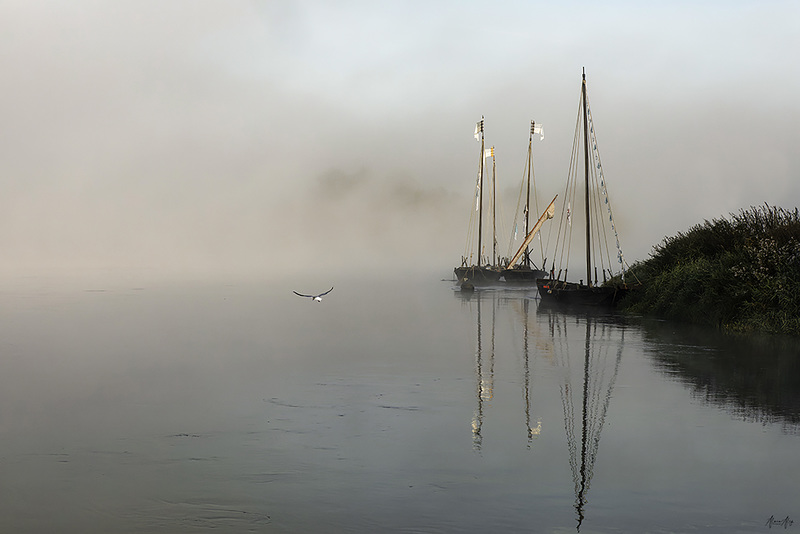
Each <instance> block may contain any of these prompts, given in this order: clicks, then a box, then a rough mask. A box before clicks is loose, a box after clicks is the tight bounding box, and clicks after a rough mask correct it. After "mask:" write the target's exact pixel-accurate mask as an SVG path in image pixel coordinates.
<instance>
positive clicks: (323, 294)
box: [317, 286, 333, 297]
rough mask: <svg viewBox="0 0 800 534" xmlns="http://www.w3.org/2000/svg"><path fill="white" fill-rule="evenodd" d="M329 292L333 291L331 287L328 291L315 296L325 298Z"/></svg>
mask: <svg viewBox="0 0 800 534" xmlns="http://www.w3.org/2000/svg"><path fill="white" fill-rule="evenodd" d="M331 291H333V286H331V288H330V289H329V290H327V291H326V292H325V293H320V294H319V295H317V296H318V297H322V296H325V295H327V294H328V293H330V292H331Z"/></svg>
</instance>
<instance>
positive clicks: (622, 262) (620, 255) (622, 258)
mask: <svg viewBox="0 0 800 534" xmlns="http://www.w3.org/2000/svg"><path fill="white" fill-rule="evenodd" d="M586 107H587V110H588V113H589V116H590V118H591V108H590V107H589V104H588V100H587V104H586ZM592 138H593V146H594V151H595V152H596V153H597V167H598V169H600V184H601V186H603V189H602V191H603V194H604V195H605V198H606V204H607V206H608V216H609V219H610V221H611V228H612V230H613V231H614V237H615V239H616V245H617V255H618V259H619V263H620V267H621V269H622V272H623V277H624V271H625V263H626V262H625V256H624V254H623V252H622V246H621V245H620V242H619V234H618V233H617V229H616V226H615V224H614V215H613V212H612V210H611V200H610V199H609V198H608V192H607V188H606V186H605V178H604V176H603V166H602V162H601V161H600V151H599V150H598V149H597V138H596V137H595V132H594V128H592Z"/></svg>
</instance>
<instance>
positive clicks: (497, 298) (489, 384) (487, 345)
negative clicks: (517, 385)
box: [460, 291, 542, 450]
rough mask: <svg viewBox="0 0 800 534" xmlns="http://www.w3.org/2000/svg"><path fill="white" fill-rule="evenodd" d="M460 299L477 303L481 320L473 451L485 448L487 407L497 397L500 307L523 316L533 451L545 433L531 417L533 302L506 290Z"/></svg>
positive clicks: (528, 426) (525, 385) (527, 427)
mask: <svg viewBox="0 0 800 534" xmlns="http://www.w3.org/2000/svg"><path fill="white" fill-rule="evenodd" d="M460 296H461V298H462V300H463V301H464V302H465V303H469V304H473V303H474V304H475V313H476V317H477V328H476V350H475V399H476V407H475V410H474V412H473V417H472V436H473V448H474V449H475V450H480V449H481V447H482V446H483V434H482V428H483V423H484V418H485V407H486V405H487V404H488V403H489V402H491V400H492V399H493V398H494V386H495V384H494V381H495V356H496V346H497V311H498V309H499V308H505V307H507V306H508V305H509V304H510V305H511V306H512V307H513V308H514V310H515V311H516V312H517V313H518V314H519V315H520V317H521V322H522V329H523V331H522V366H523V391H522V394H523V403H524V425H525V435H526V439H527V446H528V448H530V447H531V444H532V442H533V439H534V437H536V436H538V435H539V434H540V433H541V430H542V422H541V420H536V422H535V423H533V422H532V421H533V419H532V415H531V414H532V409H531V384H532V382H531V361H530V339H529V338H530V323H529V316H530V299H529V298H527V297H526V296H524V294H523V298H520V293H519V292H514V293H513V294H510V295H509V294H505V293H504V292H502V291H480V292H478V291H476V292H474V293H468V294H461V295H460ZM487 307H488V309H489V310H490V313H491V317H490V318H488V320H487V318H486V312H487ZM515 324H516V322H515ZM487 330H488V331H487ZM487 336H488V339H487ZM515 338H516V336H515Z"/></svg>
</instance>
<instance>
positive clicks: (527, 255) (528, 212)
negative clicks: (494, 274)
mask: <svg viewBox="0 0 800 534" xmlns="http://www.w3.org/2000/svg"><path fill="white" fill-rule="evenodd" d="M533 129H534V122H533V121H531V134H530V135H529V136H528V194H527V197H526V199H525V235H526V236H527V235H528V220H529V219H530V217H531V167H533V148H532V147H533ZM523 263H524V264H525V267H527V268H529V269H530V267H531V253H530V250H529V249H528V247H525V260H524V262H523Z"/></svg>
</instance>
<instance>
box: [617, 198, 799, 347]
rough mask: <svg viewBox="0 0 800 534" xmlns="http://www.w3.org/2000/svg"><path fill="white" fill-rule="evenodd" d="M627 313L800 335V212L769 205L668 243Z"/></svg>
mask: <svg viewBox="0 0 800 534" xmlns="http://www.w3.org/2000/svg"><path fill="white" fill-rule="evenodd" d="M628 278H629V279H631V278H633V279H638V280H639V281H641V282H642V285H641V287H640V288H639V289H637V290H635V291H631V292H630V293H629V295H628V297H626V298H625V299H624V300H623V301H622V303H621V304H620V305H621V307H622V309H623V310H627V311H630V312H632V313H640V314H655V315H659V316H663V317H666V318H671V319H677V320H682V321H689V322H693V323H699V324H707V325H714V326H718V327H720V328H723V329H726V330H733V331H739V332H752V331H763V332H771V333H788V334H793V335H800V213H798V210H797V208H795V209H794V211H789V210H785V209H783V208H777V207H771V206H768V205H765V206H761V207H753V208H750V209H749V210H742V211H741V212H740V213H738V214H733V215H731V217H730V219H715V220H713V221H711V222H709V221H705V222H704V223H703V224H698V225H696V226H694V227H692V228H690V229H689V230H688V231H687V232H685V233H678V234H677V235H676V236H674V237H667V238H665V239H664V240H663V241H662V242H661V243H660V244H659V245H656V246H655V247H653V252H652V253H651V254H650V257H649V258H648V259H647V260H644V261H642V262H638V263H636V264H635V265H633V266H632V267H631V269H630V270H629V272H628Z"/></svg>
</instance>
